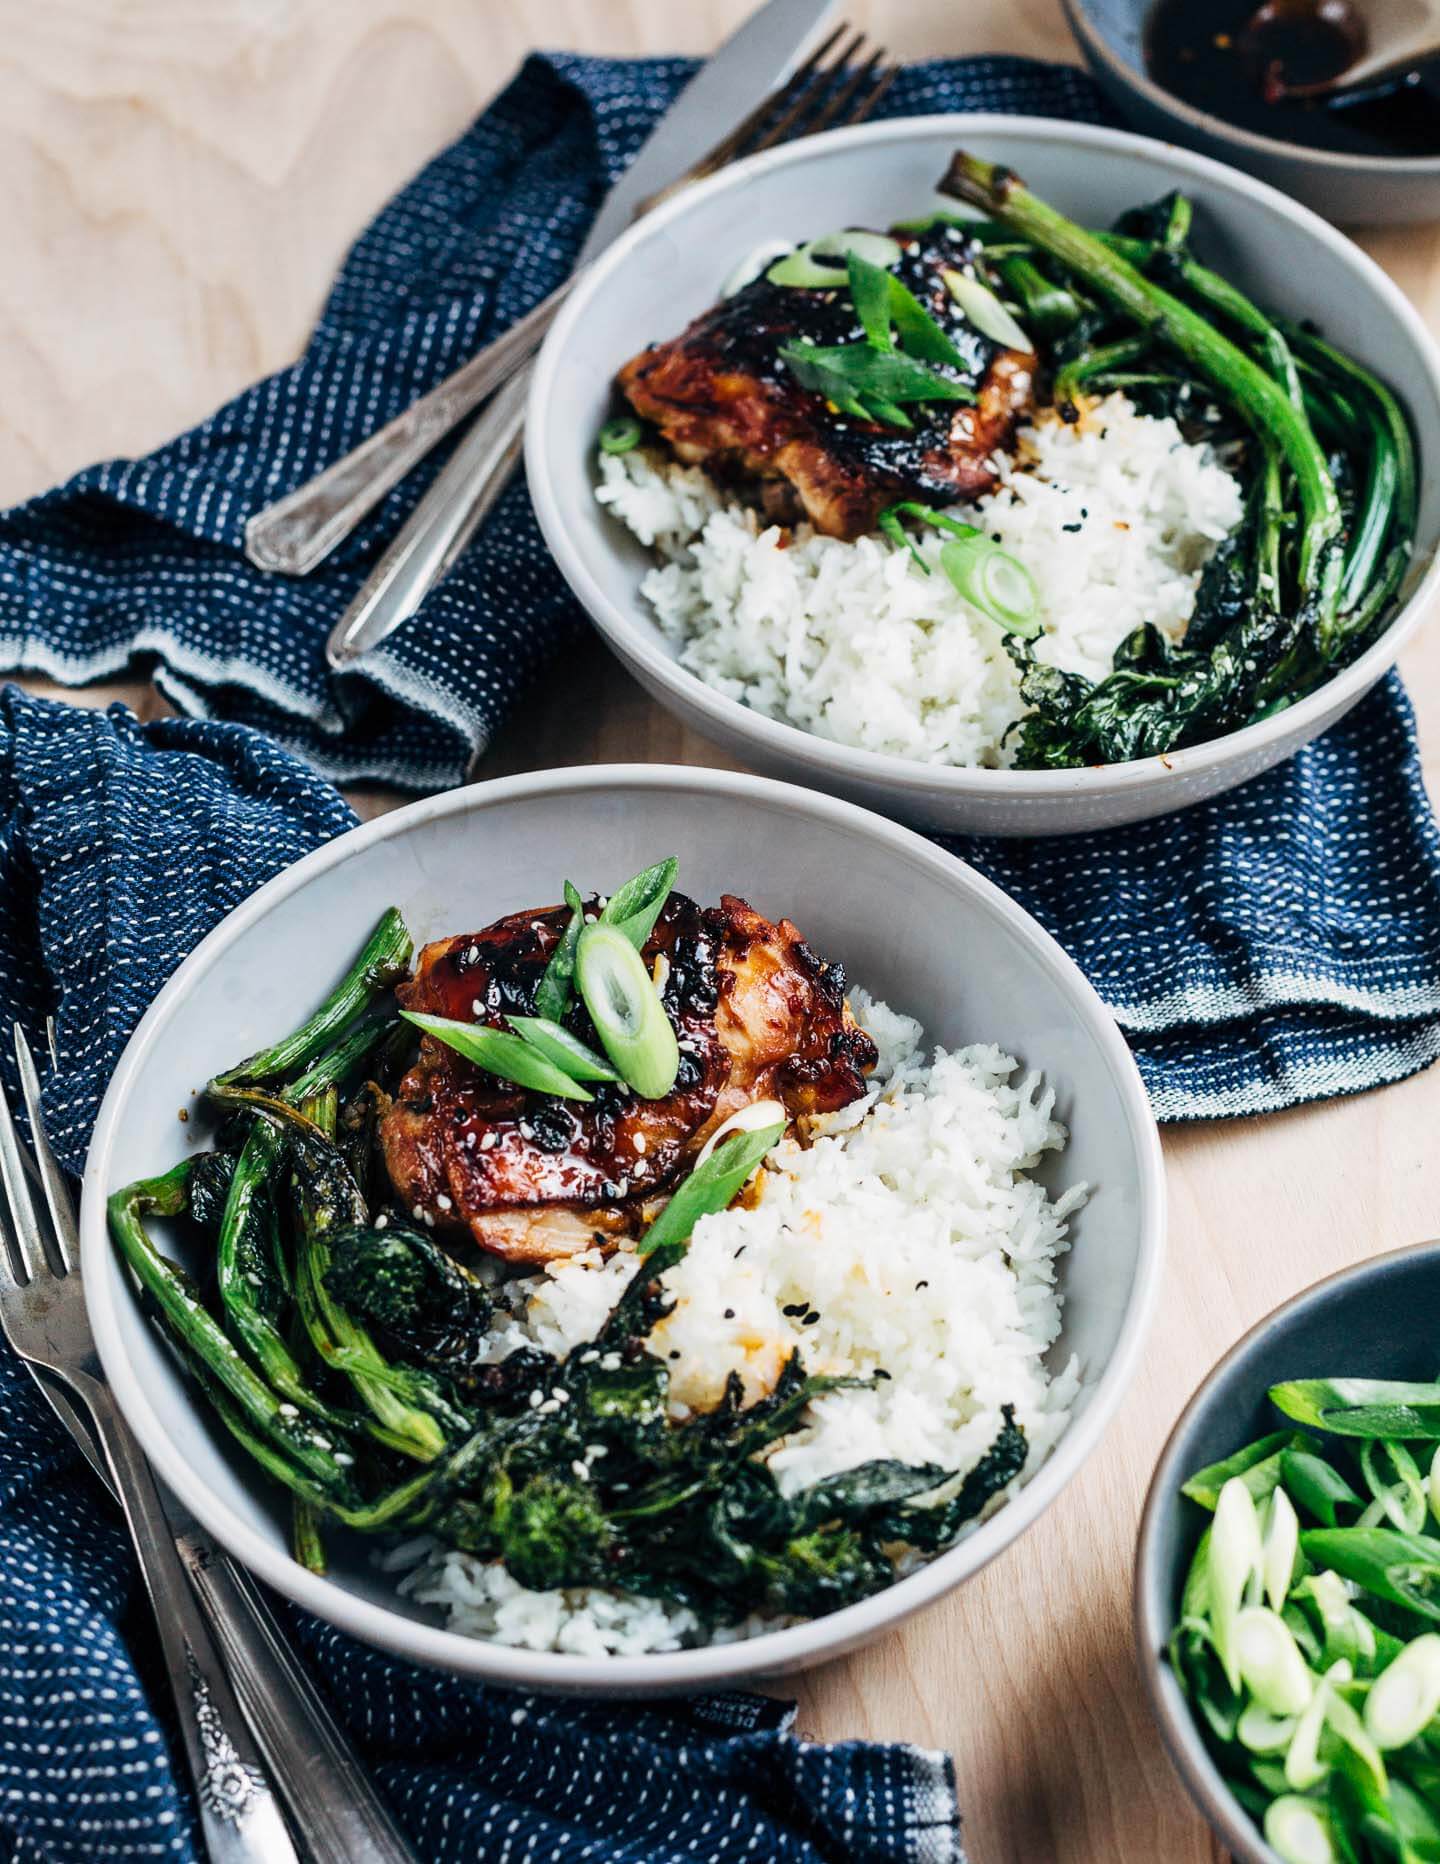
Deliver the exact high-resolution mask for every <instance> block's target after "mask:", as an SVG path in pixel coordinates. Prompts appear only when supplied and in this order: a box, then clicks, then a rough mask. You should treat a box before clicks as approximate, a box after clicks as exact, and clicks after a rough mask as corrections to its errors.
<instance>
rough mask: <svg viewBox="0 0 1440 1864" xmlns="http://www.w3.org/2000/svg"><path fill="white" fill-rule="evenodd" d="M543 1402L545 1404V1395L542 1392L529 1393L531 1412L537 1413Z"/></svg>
mask: <svg viewBox="0 0 1440 1864" xmlns="http://www.w3.org/2000/svg"><path fill="white" fill-rule="evenodd" d="M544 1402H545V1394H544V1392H531V1394H530V1409H531V1410H532V1411H538V1410H539V1409H540V1407H541V1405H542V1404H544Z"/></svg>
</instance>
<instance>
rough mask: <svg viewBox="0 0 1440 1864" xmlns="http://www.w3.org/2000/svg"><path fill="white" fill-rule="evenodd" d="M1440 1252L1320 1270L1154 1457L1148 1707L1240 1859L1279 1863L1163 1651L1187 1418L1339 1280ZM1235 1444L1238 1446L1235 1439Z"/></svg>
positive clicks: (1137, 1582) (1137, 1594) (1141, 1592)
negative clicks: (1170, 1529)
mask: <svg viewBox="0 0 1440 1864" xmlns="http://www.w3.org/2000/svg"><path fill="white" fill-rule="evenodd" d="M1422 1256H1440V1238H1435V1237H1430V1238H1425V1239H1423V1240H1422V1241H1420V1242H1415V1243H1405V1244H1402V1245H1401V1246H1400V1247H1399V1248H1398V1249H1387V1250H1385V1251H1383V1252H1382V1253H1381V1254H1380V1255H1374V1256H1366V1257H1365V1259H1364V1260H1363V1261H1361V1262H1352V1263H1350V1264H1348V1265H1347V1266H1346V1267H1345V1268H1340V1269H1336V1270H1334V1271H1333V1273H1331V1274H1329V1275H1323V1276H1322V1277H1321V1278H1320V1280H1319V1281H1314V1282H1311V1283H1310V1284H1309V1286H1308V1287H1305V1288H1301V1289H1300V1290H1299V1291H1298V1292H1297V1293H1295V1294H1292V1295H1289V1296H1287V1297H1286V1299H1285V1300H1283V1301H1282V1302H1280V1304H1279V1306H1278V1307H1273V1308H1271V1310H1270V1312H1269V1313H1268V1314H1263V1315H1262V1316H1261V1317H1260V1319H1259V1320H1257V1321H1256V1322H1255V1324H1254V1326H1252V1327H1250V1328H1248V1329H1247V1330H1246V1331H1245V1332H1244V1333H1243V1334H1241V1336H1240V1338H1239V1339H1238V1340H1236V1341H1235V1343H1234V1345H1233V1346H1231V1347H1229V1348H1228V1349H1227V1350H1226V1351H1225V1352H1224V1353H1223V1354H1222V1355H1221V1356H1220V1358H1219V1359H1217V1360H1216V1361H1215V1364H1214V1365H1213V1366H1212V1367H1211V1368H1210V1370H1209V1371H1208V1372H1207V1373H1206V1374H1205V1376H1204V1378H1203V1379H1201V1381H1200V1383H1199V1384H1198V1385H1197V1386H1196V1387H1195V1389H1194V1391H1193V1392H1192V1393H1191V1394H1190V1397H1189V1398H1188V1399H1187V1400H1186V1403H1185V1408H1184V1410H1182V1411H1181V1413H1180V1415H1179V1417H1177V1418H1176V1420H1175V1422H1174V1424H1173V1425H1172V1426H1171V1429H1170V1433H1169V1435H1168V1436H1167V1437H1166V1439H1165V1447H1164V1449H1162V1450H1161V1452H1160V1456H1159V1459H1158V1461H1157V1462H1156V1464H1155V1471H1154V1474H1153V1475H1152V1476H1151V1478H1150V1486H1149V1487H1148V1489H1147V1490H1146V1492H1145V1506H1144V1508H1143V1510H1142V1512H1141V1516H1140V1528H1139V1532H1138V1534H1137V1536H1136V1541H1135V1565H1134V1577H1133V1582H1132V1587H1131V1623H1132V1628H1133V1631H1134V1638H1135V1657H1136V1662H1137V1663H1138V1665H1139V1669H1140V1675H1141V1680H1142V1682H1143V1684H1144V1689H1145V1697H1146V1701H1147V1702H1148V1703H1149V1706H1150V1713H1151V1716H1152V1717H1153V1719H1154V1720H1155V1722H1156V1723H1157V1724H1158V1726H1159V1729H1160V1738H1161V1740H1162V1741H1163V1742H1164V1744H1165V1749H1166V1752H1167V1753H1168V1754H1169V1756H1170V1758H1171V1760H1172V1761H1173V1762H1174V1764H1175V1769H1176V1772H1177V1773H1178V1774H1179V1775H1180V1778H1181V1780H1182V1781H1183V1782H1184V1785H1185V1788H1186V1790H1187V1791H1188V1792H1189V1794H1190V1797H1191V1798H1192V1799H1193V1800H1194V1801H1195V1803H1196V1804H1197V1805H1198V1806H1199V1808H1200V1810H1201V1811H1202V1812H1203V1813H1204V1814H1205V1817H1206V1818H1207V1819H1208V1820H1209V1821H1210V1823H1211V1825H1212V1826H1213V1827H1214V1828H1215V1830H1216V1831H1217V1832H1219V1833H1220V1834H1221V1836H1222V1837H1223V1838H1224V1839H1225V1842H1226V1843H1227V1844H1228V1845H1229V1846H1230V1847H1231V1849H1232V1850H1233V1851H1234V1852H1235V1854H1236V1856H1237V1857H1238V1858H1240V1859H1241V1860H1242V1861H1243V1864H1281V1860H1280V1859H1279V1857H1278V1856H1277V1855H1276V1853H1275V1852H1274V1851H1272V1850H1271V1848H1270V1846H1269V1845H1268V1844H1266V1842H1265V1839H1264V1837H1263V1835H1262V1834H1261V1832H1260V1830H1259V1828H1258V1827H1257V1826H1256V1824H1255V1822H1254V1821H1253V1819H1251V1817H1250V1815H1249V1814H1248V1813H1247V1812H1246V1811H1245V1809H1244V1807H1243V1806H1241V1804H1240V1802H1239V1800H1237V1799H1236V1798H1235V1796H1234V1794H1233V1793H1232V1792H1231V1791H1230V1789H1229V1787H1228V1786H1227V1785H1226V1784H1225V1781H1224V1778H1223V1776H1222V1775H1221V1773H1220V1769H1219V1768H1218V1767H1217V1766H1216V1765H1215V1762H1214V1761H1213V1760H1212V1759H1211V1757H1210V1750H1209V1749H1208V1748H1207V1747H1206V1746H1205V1741H1204V1738H1203V1736H1202V1735H1201V1733H1200V1730H1199V1728H1198V1727H1197V1726H1196V1723H1195V1719H1194V1717H1193V1716H1192V1715H1191V1713H1190V1710H1189V1707H1188V1705H1187V1703H1186V1701H1185V1698H1184V1697H1183V1695H1182V1694H1181V1693H1180V1687H1179V1684H1178V1683H1177V1682H1176V1681H1175V1677H1174V1675H1173V1673H1172V1672H1171V1670H1170V1666H1169V1665H1168V1664H1167V1663H1166V1661H1165V1658H1164V1651H1165V1647H1166V1644H1167V1643H1168V1641H1169V1638H1170V1633H1171V1631H1172V1630H1173V1628H1174V1622H1173V1621H1174V1611H1173V1606H1172V1601H1170V1600H1169V1599H1168V1598H1166V1597H1164V1596H1162V1589H1161V1578H1160V1573H1159V1571H1158V1563H1159V1557H1160V1556H1159V1550H1158V1549H1159V1540H1160V1533H1161V1526H1162V1521H1163V1520H1164V1518H1165V1516H1166V1514H1167V1510H1168V1508H1170V1507H1171V1506H1173V1505H1176V1504H1177V1503H1178V1502H1179V1501H1180V1500H1181V1499H1182V1498H1181V1496H1180V1481H1179V1476H1180V1452H1181V1443H1182V1439H1183V1438H1184V1437H1185V1436H1186V1435H1187V1433H1188V1431H1189V1427H1190V1425H1191V1424H1192V1423H1193V1422H1194V1420H1195V1419H1196V1418H1197V1417H1198V1416H1199V1414H1200V1412H1201V1411H1202V1410H1203V1409H1204V1408H1205V1406H1206V1405H1207V1404H1208V1403H1209V1400H1210V1397H1211V1394H1212V1392H1213V1390H1214V1387H1215V1385H1216V1384H1217V1383H1218V1382H1219V1380H1220V1379H1221V1378H1223V1377H1224V1375H1225V1374H1226V1373H1227V1372H1228V1371H1229V1370H1230V1369H1231V1368H1232V1367H1233V1366H1235V1365H1237V1364H1238V1363H1239V1362H1240V1361H1241V1360H1243V1359H1246V1358H1248V1357H1249V1355H1250V1354H1251V1353H1252V1352H1254V1351H1255V1350H1256V1348H1257V1347H1259V1346H1260V1345H1262V1344H1263V1343H1265V1342H1266V1341H1268V1340H1270V1339H1271V1338H1273V1337H1274V1336H1275V1335H1277V1334H1279V1333H1281V1332H1283V1331H1284V1329H1285V1328H1286V1327H1287V1326H1288V1325H1289V1324H1290V1322H1291V1321H1292V1320H1293V1319H1294V1318H1295V1316H1296V1315H1297V1314H1298V1313H1300V1312H1301V1311H1302V1310H1303V1309H1305V1308H1307V1307H1309V1306H1310V1304H1311V1303H1312V1302H1313V1301H1315V1300H1318V1299H1320V1298H1321V1297H1322V1296H1323V1295H1324V1294H1325V1293H1326V1292H1327V1291H1328V1290H1331V1289H1333V1288H1335V1287H1337V1286H1338V1285H1339V1284H1340V1283H1342V1282H1344V1283H1350V1282H1355V1283H1362V1282H1364V1281H1366V1280H1368V1279H1370V1278H1371V1277H1372V1276H1375V1275H1383V1274H1384V1273H1385V1272H1386V1271H1387V1270H1388V1269H1389V1268H1391V1267H1393V1266H1394V1265H1395V1264H1396V1263H1398V1262H1405V1261H1408V1260H1409V1259H1410V1258H1411V1257H1422ZM1237 1447H1238V1446H1237Z"/></svg>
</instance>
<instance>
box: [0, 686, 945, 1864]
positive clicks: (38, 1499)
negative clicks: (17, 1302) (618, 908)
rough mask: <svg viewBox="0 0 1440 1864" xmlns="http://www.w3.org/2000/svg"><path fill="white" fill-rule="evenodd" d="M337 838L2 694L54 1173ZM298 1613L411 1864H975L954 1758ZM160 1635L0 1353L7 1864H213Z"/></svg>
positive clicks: (322, 826) (299, 1632)
mask: <svg viewBox="0 0 1440 1864" xmlns="http://www.w3.org/2000/svg"><path fill="white" fill-rule="evenodd" d="M353 821H354V817H353V816H352V815H351V813H350V811H349V809H348V808H347V806H346V805H345V803H344V802H342V800H341V799H340V797H339V796H338V794H337V793H336V792H335V791H334V790H333V789H332V788H331V787H330V786H329V785H328V784H327V783H326V782H324V780H323V779H321V778H320V777H318V776H317V775H316V774H315V773H314V772H313V771H312V770H311V769H310V768H309V767H308V766H306V765H305V764H304V763H302V762H301V761H300V760H299V759H298V758H296V757H294V756H292V755H291V754H290V753H288V752H286V751H283V750H280V749H279V748H278V747H277V746H275V745H274V744H272V743H271V742H270V741H269V740H268V739H266V738H265V737H263V736H262V735H261V734H259V733H258V732H255V731H252V730H250V729H249V728H247V727H245V726H242V725H232V724H222V723H218V722H213V721H203V720H193V719H169V720H165V721H162V722H160V723H158V724H153V725H148V726H140V725H138V724H137V723H136V721H135V720H134V718H133V717H132V716H131V715H130V714H129V713H127V712H125V711H124V710H123V708H119V707H117V708H115V710H114V711H113V712H112V713H110V714H109V715H104V714H101V713H96V712H85V711H81V710H79V709H77V708H74V707H71V706H62V705H56V704H53V703H50V702H47V701H43V700H37V699H32V698H27V697H26V696H25V695H24V694H22V693H20V692H18V691H17V690H16V689H14V688H13V687H12V688H10V689H8V690H7V691H5V692H3V693H0V900H3V901H4V911H3V912H0V1029H3V1030H4V1031H5V1032H6V1040H5V1041H4V1042H3V1043H0V1053H3V1058H4V1059H3V1062H0V1075H3V1080H4V1086H5V1090H6V1092H7V1093H8V1094H9V1096H10V1097H11V1101H12V1104H18V1101H17V1083H16V1079H15V1074H14V1068H13V1062H12V1057H11V1053H10V1043H9V1039H8V1031H9V1029H10V1026H11V1024H12V1022H15V1021H19V1022H20V1023H22V1024H23V1025H24V1027H25V1029H26V1030H27V1032H28V1034H29V1036H30V1039H31V1041H32V1043H33V1044H34V1045H35V1049H36V1053H37V1054H39V1055H43V1054H44V1052H45V1050H44V1043H43V1036H44V1025H45V1018H46V1015H47V1014H48V1013H51V1012H53V1013H54V1014H55V1017H56V1038H57V1050H58V1055H59V1066H58V1068H56V1069H54V1070H53V1071H48V1072H49V1078H48V1080H47V1082H46V1087H45V1119H46V1126H47V1129H48V1130H49V1132H50V1134H51V1136H52V1138H53V1140H54V1142H55V1146H56V1149H57V1151H58V1152H59V1154H60V1157H61V1159H62V1161H63V1163H64V1164H65V1165H66V1166H67V1167H69V1168H70V1169H71V1170H77V1169H78V1168H79V1166H80V1164H81V1162H82V1160H83V1158H84V1153H85V1147H86V1144H87V1140H88V1136H89V1131H90V1127H91V1124H92V1122H93V1120H94V1116H95V1112H96V1109H97V1107H98V1105H99V1100H100V1096H101V1094H102V1093H103V1091H104V1087H105V1084H106V1081H107V1079H108V1078H109V1075H110V1073H111V1071H112V1069H113V1067H114V1064H115V1061H116V1059H117V1057H118V1056H119V1053H120V1050H121V1049H122V1047H123V1046H124V1043H125V1039H126V1037H127V1035H128V1034H129V1032H130V1030H131V1029H132V1028H133V1027H134V1024H135V1022H136V1021H137V1020H138V1018H139V1016H140V1015H141V1013H142V1012H143V1011H144V1009H145V1007H146V1005H147V1004H148V1003H149V1001H150V999H151V998H152V997H153V996H154V995H155V993H156V991H157V990H158V989H159V988H160V985H161V984H162V983H163V982H164V980H165V978H166V977H167V976H168V975H169V974H170V972H171V971H172V970H173V969H174V968H175V966H176V965H177V964H178V963H179V962H180V960H181V959H182V958H183V957H184V956H185V954H186V952H187V951H188V950H189V949H190V948H191V947H192V946H193V945H194V944H195V943H196V942H197V941H198V940H199V939H200V938H202V937H203V936H204V934H205V933H206V932H208V931H209V929H210V928H211V926H213V925H215V924H216V922H217V921H218V920H220V919H221V918H223V917H224V915H225V914H226V913H227V912H228V911H229V910H230V908H231V907H233V906H235V905H236V904H237V903H238V902H239V901H240V900H242V899H244V898H245V897H246V895H247V894H249V893H251V892H252V891H253V890H254V889H255V888H256V887H257V886H259V885H260V884H261V883H262V882H263V881H265V880H267V879H269V878H270V876H271V875H272V874H275V873H278V872H279V871H280V870H281V868H283V867H285V866H287V865H289V863H290V862H292V861H294V860H296V859H297V858H298V857H299V856H300V855H302V854H305V853H307V852H308V851H309V850H310V849H311V848H314V847H317V846H318V845H319V844H320V843H322V842H324V841H326V840H328V839H329V838H330V837H331V836H333V835H334V834H336V833H337V832H338V831H340V830H342V829H345V828H347V827H349V826H351V824H352V823H353ZM289 1622H290V1624H291V1626H292V1629H293V1631H294V1635H295V1637H296V1638H297V1640H298V1641H299V1643H300V1645H301V1646H302V1647H303V1649H304V1651H305V1652H306V1654H307V1655H308V1657H309V1658H310V1660H311V1661H312V1663H313V1665H314V1668H315V1671H316V1674H317V1678H318V1680H319V1682H320V1684H321V1685H322V1687H323V1688H324V1690H325V1692H326V1694H327V1695H328V1697H329V1699H330V1701H331V1703H332V1706H333V1707H334V1708H335V1710H336V1712H337V1713H338V1714H339V1716H340V1717H341V1719H342V1720H343V1721H344V1722H345V1723H346V1725H347V1726H348V1728H349V1730H350V1733H351V1734H352V1736H353V1737H354V1739H355V1742H356V1745H357V1747H358V1748H359V1750H360V1752H361V1754H362V1756H363V1757H364V1759H365V1760H366V1761H367V1762H368V1763H369V1765H370V1766H371V1767H372V1768H373V1770H374V1772H375V1775H376V1778H377V1780H378V1781H379V1784H380V1785H381V1787H382V1789H383V1790H384V1792H385V1793H386V1795H387V1796H388V1798H389V1800H390V1802H391V1804H392V1805H393V1807H394V1809H395V1812H396V1814H397V1816H398V1818H399V1819H400V1821H401V1823H402V1825H403V1826H404V1827H405V1828H406V1829H407V1831H408V1833H409V1835H410V1837H411V1839H412V1841H413V1843H414V1847H415V1852H416V1856H417V1858H418V1859H420V1860H421V1861H422V1864H475V1861H476V1860H484V1864H501V1861H502V1860H504V1864H582V1861H585V1860H589V1864H622V1861H624V1864H964V1853H963V1851H962V1849H961V1843H960V1821H959V1814H958V1811H957V1807H956V1792H955V1781H954V1773H953V1769H952V1766H951V1762H950V1759H949V1756H948V1755H945V1754H937V1753H929V1752H925V1751H922V1750H920V1749H917V1748H910V1747H900V1746H893V1747H882V1746H879V1745H868V1744H865V1743H861V1742H846V1743H841V1744H838V1745H825V1744H822V1743H818V1742H812V1741H807V1740H805V1739H803V1738H802V1737H800V1736H798V1735H796V1734H795V1733H794V1732H792V1728H791V1720H792V1713H793V1711H792V1709H791V1707H790V1705H788V1704H786V1703H784V1702H778V1701H773V1700H771V1699H769V1698H766V1697H761V1696H751V1695H743V1694H738V1693H734V1694H727V1695H719V1696H709V1697H700V1698H695V1699H692V1700H690V1701H688V1702H685V1703H680V1704H673V1705H660V1706H655V1707H636V1708H628V1707H616V1706H611V1705H605V1704H584V1703H573V1702H563V1701H553V1700H547V1699H541V1698H533V1697H526V1696H521V1695H516V1694H513V1693H508V1692H502V1691H498V1690H489V1689H484V1688H481V1687H479V1686H478V1685H475V1684H469V1683H462V1682H457V1681H455V1680H453V1679H451V1678H448V1677H445V1676H441V1675H439V1674H437V1673H435V1672H433V1671H428V1670H419V1669H416V1668H413V1667H411V1666H410V1665H408V1664H405V1663H401V1662H399V1661H397V1660H396V1659H394V1658H392V1657H388V1656H383V1655H381V1654H380V1653H379V1652H378V1651H374V1650H371V1649H369V1648H367V1647H366V1646H364V1645H361V1644H357V1643H355V1642H353V1641H352V1640H351V1639H349V1638H347V1637H345V1636H343V1635H342V1634H341V1633H339V1632H338V1631H334V1630H331V1629H330V1628H329V1627H328V1626H326V1625H324V1624H321V1623H319V1622H317V1621H316V1620H314V1619H311V1618H309V1617H308V1616H306V1615H305V1614H303V1613H300V1612H296V1611H290V1612H289ZM154 1641H155V1640H154V1632H153V1629H152V1628H151V1627H150V1623H149V1618H148V1608H147V1606H146V1605H145V1602H144V1598H143V1594H142V1593H141V1589H140V1586H139V1582H138V1577H137V1575H136V1573H135V1571H134V1568H133V1566H132V1564H131V1561H130V1557H129V1548H128V1542H127V1540H126V1537H125V1531H124V1528H123V1527H122V1526H121V1524H120V1522H119V1519H118V1516H116V1515H115V1514H113V1513H112V1512H111V1510H110V1508H109V1505H108V1503H107V1502H105V1501H104V1500H103V1498H102V1496H101V1493H100V1491H99V1489H98V1487H97V1485H96V1483H95V1481H94V1479H93V1477H92V1476H91V1475H90V1472H89V1470H88V1469H87V1468H86V1467H85V1465H84V1464H83V1462H82V1461H81V1459H80V1457H79V1454H78V1452H77V1451H76V1450H75V1448H74V1446H73V1444H72V1443H71V1441H70V1439H69V1437H68V1436H66V1435H65V1434H64V1433H63V1431H62V1430H61V1429H60V1427H59V1425H58V1424H57V1423H56V1421H55V1419H54V1418H53V1416H52V1415H51V1413H50V1411H49V1410H48V1408H47V1407H46V1405H45V1404H44V1402H43V1400H42V1399H41V1398H40V1396H39V1394H38V1392H37V1391H36V1390H35V1387H34V1385H33V1384H32V1382H31V1379H30V1376H29V1374H28V1373H27V1372H26V1371H25V1370H24V1368H23V1367H22V1366H21V1364H20V1363H19V1361H18V1360H17V1359H15V1358H14V1356H13V1355H12V1354H10V1353H9V1351H8V1350H6V1349H5V1348H3V1346H0V1858H10V1857H15V1858H24V1859H26V1860H38V1859H48V1860H54V1861H55V1864H71V1860H95V1861H96V1864H113V1861H114V1860H118V1859H130V1858H155V1859H166V1860H184V1861H185V1864H191V1861H192V1860H198V1859H199V1858H200V1857H201V1856H202V1855H203V1853H202V1852H201V1850H200V1848H199V1846H198V1843H197V1838H196V1833H195V1830H194V1826H193V1821H192V1816H191V1809H190V1803H189V1793H188V1786H187V1785H186V1784H185V1776H184V1771H183V1765H182V1764H180V1763H179V1762H178V1761H177V1759H176V1758H175V1753H176V1750H175V1749H174V1746H173V1743H172V1742H171V1740H170V1738H169V1732H170V1731H169V1730H168V1728H167V1724H166V1720H165V1716H166V1691H165V1684H164V1682H163V1680H162V1678H161V1677H160V1676H159V1675H158V1673H157V1669H156V1666H155V1655H154Z"/></svg>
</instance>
